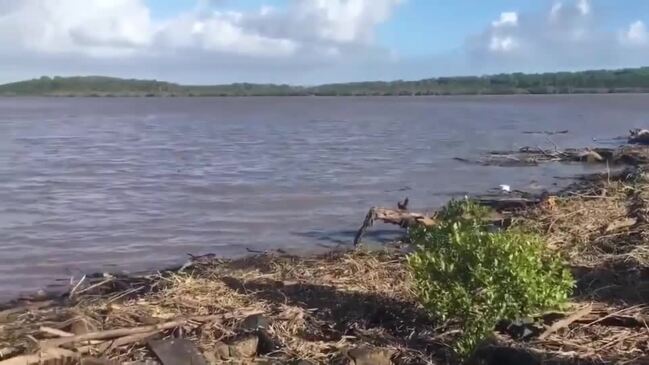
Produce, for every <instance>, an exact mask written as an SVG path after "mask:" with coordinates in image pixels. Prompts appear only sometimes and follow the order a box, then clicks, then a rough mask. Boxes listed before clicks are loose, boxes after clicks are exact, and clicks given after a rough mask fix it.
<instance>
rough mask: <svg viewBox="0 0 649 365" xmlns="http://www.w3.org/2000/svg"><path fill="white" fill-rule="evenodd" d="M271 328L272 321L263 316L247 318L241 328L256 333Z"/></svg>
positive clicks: (255, 315) (256, 315) (254, 315)
mask: <svg viewBox="0 0 649 365" xmlns="http://www.w3.org/2000/svg"><path fill="white" fill-rule="evenodd" d="M269 326H270V321H269V320H268V318H266V317H264V316H263V315H261V314H253V315H250V316H248V317H246V318H245V319H244V320H243V322H241V325H240V326H239V328H241V329H243V330H247V331H255V330H258V329H268V327H269Z"/></svg>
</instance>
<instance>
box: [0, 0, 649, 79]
mask: <svg viewBox="0 0 649 365" xmlns="http://www.w3.org/2000/svg"><path fill="white" fill-rule="evenodd" d="M643 65H649V1H647V0H0V82H11V81H17V80H22V79H29V78H34V77H40V76H42V75H48V76H54V75H60V76H70V75H106V76H116V77H127V78H144V79H158V80H166V81H173V82H179V83H185V84H215V83H230V82H256V83H290V84H301V85H313V84H320V83H329V82H346V81H365V80H397V79H404V80H413V79H421V78H430V77H439V76H453V75H483V74H493V73H501V72H545V71H574V70H583V69H601V68H622V67H637V66H643Z"/></svg>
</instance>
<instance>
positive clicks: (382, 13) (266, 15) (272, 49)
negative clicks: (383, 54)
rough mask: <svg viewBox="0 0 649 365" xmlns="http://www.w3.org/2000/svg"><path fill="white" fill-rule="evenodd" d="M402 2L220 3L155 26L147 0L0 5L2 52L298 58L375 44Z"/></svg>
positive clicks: (28, 0) (32, 0)
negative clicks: (221, 7)
mask: <svg viewBox="0 0 649 365" xmlns="http://www.w3.org/2000/svg"><path fill="white" fill-rule="evenodd" d="M400 2H401V0H292V2H290V3H289V4H288V5H287V6H286V7H284V8H281V9H279V8H274V7H269V6H262V7H260V8H259V9H258V10H257V11H250V12H245V13H244V12H236V11H218V10H216V9H217V8H215V7H214V5H215V4H217V5H218V4H219V3H220V2H219V1H215V0H199V1H197V3H196V6H195V7H194V9H193V10H190V11H188V12H185V13H183V14H179V15H177V16H175V17H173V18H171V19H166V20H165V21H164V22H157V21H154V20H153V19H152V18H151V16H150V11H149V8H148V7H147V5H146V4H145V3H144V0H21V1H7V0H4V1H0V14H2V16H0V48H2V46H3V45H4V46H5V47H4V48H7V50H9V49H11V50H12V51H14V52H15V51H17V50H20V51H25V52H32V53H34V54H35V55H38V54H66V53H72V54H81V55H85V56H90V57H132V56H134V55H135V56H137V55H138V54H139V55H143V54H146V55H151V54H157V55H164V54H166V53H171V54H178V53H182V52H187V51H188V50H191V51H204V52H212V53H219V54H232V55H245V56H254V57H291V56H294V55H295V54H296V53H297V52H298V51H303V52H310V51H313V52H315V53H317V50H326V51H325V52H324V53H325V54H329V55H335V54H339V53H340V52H341V51H342V48H344V46H345V45H346V44H360V45H371V42H372V40H373V36H374V31H375V28H376V26H377V25H378V24H380V23H382V22H384V21H386V20H387V19H388V18H389V16H390V14H391V13H392V10H393V8H394V7H395V6H396V5H398V4H399V3H400Z"/></svg>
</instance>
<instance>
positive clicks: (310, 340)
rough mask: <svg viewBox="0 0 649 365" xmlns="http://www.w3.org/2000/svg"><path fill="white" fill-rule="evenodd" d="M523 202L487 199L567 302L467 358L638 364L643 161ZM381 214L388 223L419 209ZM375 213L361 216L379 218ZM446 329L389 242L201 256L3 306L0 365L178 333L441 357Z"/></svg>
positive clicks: (336, 356) (203, 344)
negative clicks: (542, 246)
mask: <svg viewBox="0 0 649 365" xmlns="http://www.w3.org/2000/svg"><path fill="white" fill-rule="evenodd" d="M524 203H525V204H504V205H496V206H497V208H498V210H499V211H500V212H499V213H498V214H500V215H504V216H508V217H510V220H511V221H510V222H509V223H508V224H512V225H516V226H518V227H520V228H522V229H525V230H531V231H534V232H538V233H540V234H542V235H543V236H544V237H546V240H547V243H548V245H550V247H552V248H553V249H555V250H556V251H557V254H558V255H559V254H560V255H565V256H566V258H567V260H568V262H569V263H570V265H571V267H572V269H573V272H574V275H575V277H576V279H577V281H578V283H577V288H576V291H575V293H574V296H573V298H572V306H571V309H570V310H568V311H567V312H566V313H541V314H539V315H538V316H537V317H536V318H531V319H529V320H525V319H522V320H521V321H520V323H503V324H502V325H501V326H499V327H498V328H497V330H496V331H495V333H494V337H493V340H492V341H490V343H489V344H485V346H484V347H483V348H481V349H480V350H479V351H478V352H477V353H476V354H475V357H474V359H473V360H472V361H473V362H475V363H477V364H538V363H541V362H543V363H549V364H610V363H616V364H649V356H648V355H647V354H648V353H649V233H647V232H649V179H647V175H646V174H645V173H644V170H643V169H642V168H636V169H634V170H633V171H632V172H626V173H624V174H621V175H620V176H619V177H608V176H606V177H603V178H599V179H594V180H589V181H587V182H584V183H582V184H581V185H580V186H578V187H573V188H572V189H569V190H567V191H565V192H563V193H561V194H558V195H552V196H545V197H543V199H529V198H526V199H525V202H524ZM394 212H397V213H399V214H400V215H399V216H398V217H397V218H395V219H394V220H395V223H396V224H401V223H402V222H403V221H402V219H401V218H403V217H406V218H407V219H406V220H407V221H408V222H409V224H417V222H420V221H421V222H424V221H422V219H424V218H426V217H423V218H422V217H419V216H418V215H416V214H415V215H413V214H411V213H407V214H406V212H405V210H404V209H399V210H396V211H392V213H394ZM379 213H381V212H377V211H376V210H375V211H374V215H372V216H371V217H370V219H371V220H373V219H377V218H378V219H381V218H390V217H392V216H391V215H389V214H387V213H390V212H387V213H386V212H383V213H385V214H383V215H382V214H379ZM393 218H394V217H393ZM390 219H391V218H390ZM426 222H427V221H426ZM41 299H42V298H41ZM460 330H461V328H458V327H457V326H456V325H455V324H454V323H438V322H436V321H435V320H434V319H433V318H430V317H429V316H428V315H427V314H426V313H425V312H424V311H423V310H422V309H421V307H420V306H419V305H418V303H417V300H416V298H415V297H414V295H413V293H412V291H411V278H410V276H409V273H408V271H407V268H406V265H405V253H404V250H402V249H400V248H398V247H391V248H384V249H381V250H374V251H370V250H365V249H356V250H352V251H340V252H331V253H329V254H327V255H324V256H319V257H310V258H309V257H293V256H287V255H272V254H265V255H258V256H252V257H246V258H242V259H238V260H219V259H218V258H215V257H214V256H213V255H210V256H204V257H193V259H192V262H191V264H188V265H185V266H183V268H181V269H178V270H170V271H166V272H160V273H157V274H155V275H150V276H146V277H121V276H111V275H104V276H101V275H100V276H97V277H92V278H91V277H87V278H84V279H83V280H82V281H81V282H79V283H78V284H77V285H75V286H74V287H73V288H72V289H71V291H70V292H69V293H67V294H65V295H63V296H60V297H56V298H48V300H46V301H43V300H22V301H16V302H13V303H10V304H9V305H7V306H6V309H4V310H2V311H0V364H2V365H9V364H11V365H14V364H32V363H34V364H38V363H41V364H42V363H45V364H47V363H48V362H47V361H49V360H48V359H69V360H68V361H77V362H78V361H79V359H80V358H81V357H86V356H87V357H92V358H103V359H109V360H112V361H115V362H117V363H134V362H143V361H147V360H149V361H152V363H163V364H165V361H164V360H163V359H161V355H160V354H159V352H158V351H155V350H154V349H155V348H156V347H155V345H154V343H155V342H153V340H159V339H170V338H184V339H189V340H190V341H191V343H190V345H191V346H193V347H195V350H196V352H197V353H198V355H200V356H201V357H204V358H205V359H207V360H206V361H207V362H206V363H213V364H221V363H232V364H290V363H295V364H298V363H299V364H302V365H306V364H309V363H312V364H356V365H360V364H389V363H396V364H447V363H452V361H453V358H452V357H451V356H450V353H449V350H448V347H447V345H446V344H447V343H449V342H450V341H451V339H452V338H453V337H454V336H455V335H456V334H457V333H458V332H459V331H460ZM70 359H72V360H70ZM300 361H301V362H300ZM57 363H59V362H50V364H57ZM69 363H70V364H72V363H75V362H69ZM87 363H88V364H89V363H90V362H87Z"/></svg>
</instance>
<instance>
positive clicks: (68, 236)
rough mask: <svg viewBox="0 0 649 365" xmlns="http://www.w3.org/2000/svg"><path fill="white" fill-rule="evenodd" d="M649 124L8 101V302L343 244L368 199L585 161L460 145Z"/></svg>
mask: <svg viewBox="0 0 649 365" xmlns="http://www.w3.org/2000/svg"><path fill="white" fill-rule="evenodd" d="M643 122H644V123H645V124H643ZM647 124H649V96H645V95H601V96H533V97H521V96H506V97H453V98H427V97H421V98H419V97H417V98H388V97H380V98H214V99H209V98H205V99H203V98H188V99H184V98H170V99H156V98H146V99H145V98H131V99H120V98H105V99H98V98H5V99H0V233H1V236H0V237H1V238H0V240H1V241H0V296H2V297H3V298H7V297H11V296H15V295H17V294H19V293H21V292H29V291H33V290H36V289H38V288H42V287H44V286H46V285H50V284H55V283H56V279H69V277H70V276H75V277H76V278H77V279H78V278H79V277H80V276H81V273H82V272H88V271H101V270H110V271H114V270H129V271H134V270H146V269H153V268H158V267H161V266H164V265H170V264H177V263H181V262H183V261H184V259H185V254H186V253H188V252H191V253H195V254H200V253H208V252H211V253H215V254H217V255H222V256H232V255H241V254H244V253H245V252H246V248H253V249H261V250H263V249H268V248H284V249H289V250H296V251H301V252H303V251H309V250H313V249H322V248H323V247H329V246H335V245H337V244H350V242H351V240H352V238H353V233H354V230H355V229H356V228H357V227H358V225H359V224H360V223H361V221H362V219H363V217H364V214H365V213H366V212H367V209H368V208H369V207H370V206H372V205H388V206H392V205H394V204H395V202H396V201H397V200H399V199H401V198H403V197H405V196H409V197H410V201H411V205H412V208H413V209H417V210H428V209H434V208H435V207H437V206H439V205H440V204H442V203H443V202H444V201H446V200H447V199H448V198H449V197H451V196H458V195H460V196H461V195H464V194H467V193H480V192H484V191H485V190H488V189H490V188H493V187H495V186H497V185H498V184H503V183H506V184H510V185H512V186H513V187H514V188H519V189H539V188H542V187H551V186H552V184H558V185H565V184H566V183H567V180H564V179H555V177H556V176H564V177H565V176H572V175H574V174H578V173H582V172H584V171H586V170H584V167H582V166H574V165H573V166H570V167H566V166H561V165H543V166H540V167H529V168H501V167H480V166H475V165H469V164H464V163H461V162H458V161H456V160H454V159H453V158H454V157H464V158H476V157H479V155H480V154H482V153H484V152H486V151H489V150H493V149H498V150H502V149H511V148H518V147H521V146H525V145H540V146H545V147H548V146H551V145H550V144H549V143H550V142H549V141H548V140H547V137H546V136H544V135H536V134H524V133H523V132H524V131H531V130H563V129H568V130H570V133H568V134H565V135H556V136H552V137H551V138H552V142H553V143H556V144H557V145H559V146H562V147H577V146H586V145H593V144H598V143H603V142H601V140H603V139H607V140H610V139H611V138H614V137H617V136H620V135H624V134H625V133H626V131H627V129H628V128H632V127H636V126H638V127H639V126H645V127H646V126H647ZM593 138H596V139H600V140H599V142H594V141H593ZM608 143H611V142H610V141H609V142H608ZM382 228H385V227H380V226H379V227H376V228H375V237H373V238H374V239H377V238H379V239H380V238H385V237H383V236H386V237H387V236H389V234H387V235H381V233H386V232H385V230H382ZM376 233H379V234H378V235H376ZM387 233H389V232H387ZM370 239H372V237H370Z"/></svg>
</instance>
